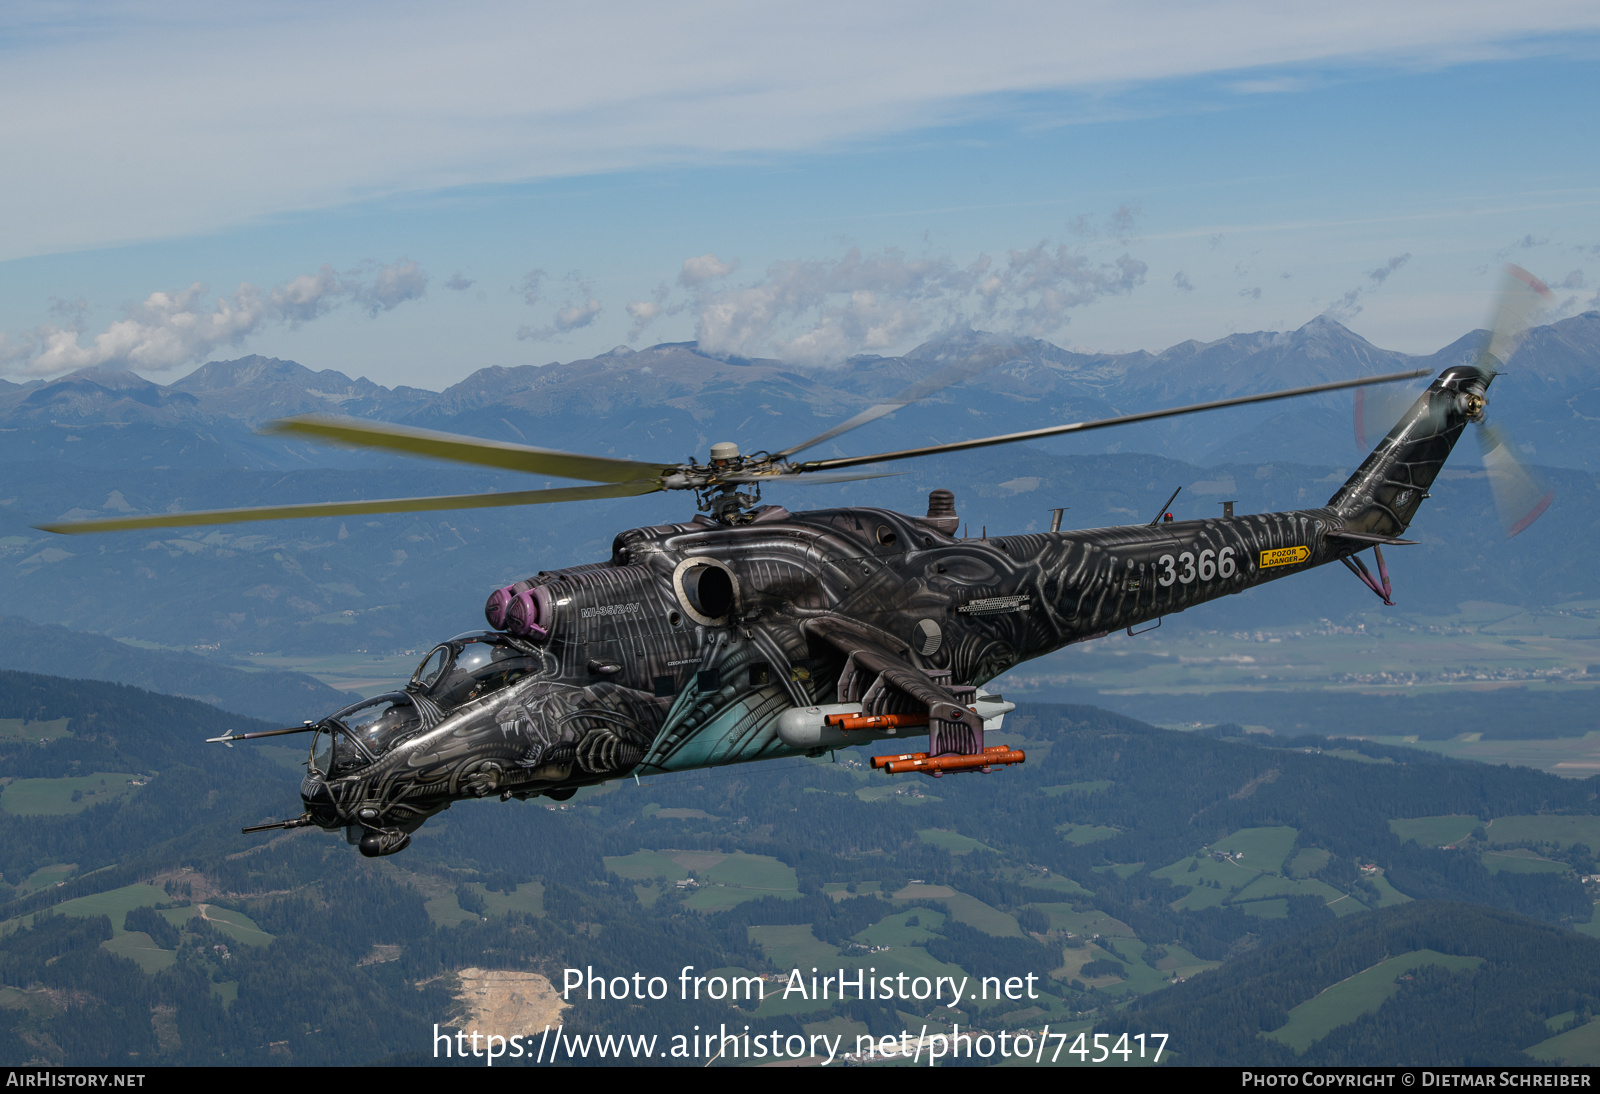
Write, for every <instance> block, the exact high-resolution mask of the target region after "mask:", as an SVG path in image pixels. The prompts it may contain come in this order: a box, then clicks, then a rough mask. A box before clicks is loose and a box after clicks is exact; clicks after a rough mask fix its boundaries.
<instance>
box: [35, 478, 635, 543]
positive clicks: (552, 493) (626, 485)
mask: <svg viewBox="0 0 1600 1094" xmlns="http://www.w3.org/2000/svg"><path fill="white" fill-rule="evenodd" d="M660 489H661V484H660V483H659V482H654V481H649V482H618V483H607V484H605V485H603V486H561V487H557V488H555V489H553V490H516V491H511V492H508V493H503V494H452V495H447V496H444V497H434V498H384V499H382V500H379V501H324V502H313V503H311V504H309V505H258V506H254V507H251V508H247V509H207V510H203V511H198V512H193V513H157V514H153V515H151V516H148V517H109V518H107V519H104V520H75V521H68V522H65V523H62V524H36V525H34V527H35V528H38V529H39V530H40V531H42V532H59V533H60V534H62V535H67V536H73V535H81V534H83V533H85V532H124V531H130V530H132V529H135V528H186V527H189V526H191V525H196V524H238V523H243V522H244V521H251V520H293V519H298V518H301V517H358V516H366V515H369V514H375V513H423V512H429V511H431V510H437V509H496V508H500V507H502V506H507V505H546V504H549V503H551V502H557V501H590V500H593V499H596V498H629V497H635V496H637V495H639V494H653V493H655V492H656V491H657V490H660Z"/></svg>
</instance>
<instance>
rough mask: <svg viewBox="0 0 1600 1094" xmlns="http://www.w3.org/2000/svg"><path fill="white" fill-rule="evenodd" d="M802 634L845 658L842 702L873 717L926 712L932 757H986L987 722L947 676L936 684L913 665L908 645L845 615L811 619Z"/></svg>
mask: <svg viewBox="0 0 1600 1094" xmlns="http://www.w3.org/2000/svg"><path fill="white" fill-rule="evenodd" d="M802 629H803V630H804V631H805V632H806V634H807V635H809V636H811V637H814V638H818V639H821V640H822V641H824V642H826V643H827V644H828V645H830V646H832V647H833V648H834V649H836V650H838V651H839V652H840V653H842V654H844V657H845V665H844V671H843V672H842V673H840V676H839V688H838V691H839V695H838V700H839V702H841V703H860V704H861V710H862V713H863V714H865V715H869V716H879V715H890V714H910V713H918V712H921V711H926V712H927V715H928V754H929V755H932V756H947V755H961V756H967V755H974V754H978V753H982V752H983V719H982V718H980V717H979V716H978V715H977V714H976V713H975V712H973V711H972V710H969V709H968V708H967V705H966V702H965V701H964V699H963V696H961V695H960V694H958V691H957V689H956V688H955V687H953V686H952V685H951V684H950V683H949V674H948V673H944V674H943V676H944V679H938V678H936V676H935V675H932V674H930V673H927V672H924V671H923V670H922V669H920V668H917V667H916V666H915V665H913V664H912V663H911V661H910V659H909V654H910V650H909V648H907V647H906V646H905V645H903V644H902V643H899V642H896V641H895V640H894V639H893V638H891V637H890V636H889V635H887V634H884V633H883V632H882V631H879V630H877V629H876V628H874V627H869V626H866V625H865V624H862V623H859V622H857V621H855V620H853V619H848V618H846V617H844V616H839V615H825V616H819V617H816V618H813V619H808V620H806V622H805V623H803V624H802ZM959 690H961V691H966V692H971V691H972V689H971V688H962V689H959Z"/></svg>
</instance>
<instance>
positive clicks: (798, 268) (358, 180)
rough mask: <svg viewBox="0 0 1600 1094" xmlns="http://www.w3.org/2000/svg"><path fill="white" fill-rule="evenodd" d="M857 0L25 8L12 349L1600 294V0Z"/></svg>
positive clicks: (365, 363) (1254, 317)
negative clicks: (1595, 0)
mask: <svg viewBox="0 0 1600 1094" xmlns="http://www.w3.org/2000/svg"><path fill="white" fill-rule="evenodd" d="M860 7H861V6H859V5H857V6H854V7H852V6H849V5H828V4H806V5H764V6H753V5H728V4H718V3H684V4H680V5H676V6H673V7H672V8H670V9H669V8H664V7H660V6H638V5H625V4H619V5H588V6H584V7H582V8H580V9H571V8H559V7H553V6H544V7H541V6H537V5H535V6H529V5H515V6H505V7H500V6H496V5H483V6H479V7H477V8H475V9H473V10H472V11H471V12H470V13H468V14H466V15H452V14H449V10H450V9H443V8H439V9H434V8H428V7H424V6H420V5H385V6H382V7H378V6H375V5H373V6H369V5H363V4H346V5H339V6H337V8H336V9H335V8H330V7H325V6H316V5H298V4H275V5H262V6H253V5H233V6H226V7H223V8H220V9H218V8H213V7H202V6H198V5H197V6H193V7H190V6H186V5H181V4H174V5H164V6H161V7H151V6H148V5H143V4H128V5H121V6H118V5H109V6H94V7H87V6H84V7H80V6H77V5H72V4H49V5H16V6H13V7H10V8H8V9H7V11H6V12H5V13H4V14H3V15H0V100H3V102H4V109H3V110H0V143H3V146H4V147H6V148H7V149H8V153H7V155H6V156H4V157H0V210H4V212H3V213H0V218H3V219H0V225H3V226H4V228H5V231H4V232H0V332H3V333H0V375H4V376H6V377H8V378H10V379H12V380H18V381H20V380H25V379H31V378H38V377H42V376H49V375H57V374H60V373H62V372H64V371H69V370H70V369H72V368H77V367H83V366H104V367H133V368H135V369H137V370H138V371H140V372H141V373H143V374H145V375H147V376H150V377H151V378H153V379H157V380H160V381H162V382H170V380H172V379H175V378H177V377H179V376H181V375H183V374H184V373H185V372H187V371H189V370H190V369H192V368H193V367H195V366H196V365H198V364H200V363H202V362H203V361H205V360H208V359H215V358H226V357H233V356H238V355H241V354H243V353H251V352H258V353H264V354H268V355H273V356H279V357H288V358H293V359H295V360H298V361H301V362H302V363H304V364H306V365H308V366H311V367H313V368H335V369H338V370H340V371H343V372H346V373H349V374H351V375H363V374H364V375H367V376H369V377H371V378H372V379H374V380H377V381H379V382H382V383H388V384H396V383H410V384H416V385H419V386H425V387H430V388H439V387H443V386H445V385H447V384H449V383H452V382H454V381H456V380H458V379H460V378H462V377H463V376H465V375H467V374H468V373H470V372H471V371H473V370H474V369H477V368H480V367H483V366H486V365H519V364H530V363H531V364H542V363H545V362H548V361H552V360H570V359H574V358H577V357H584V356H589V355H592V354H594V353H596V352H601V351H604V350H607V349H610V348H611V347H613V346H615V345H618V344H623V343H626V344H631V345H635V346H639V345H646V344H651V343H654V342H661V341H681V340H688V339H692V338H696V337H698V338H700V339H701V340H702V341H703V342H704V343H706V344H708V345H710V346H712V347H713V348H716V349H719V350H723V351H726V352H739V353H748V354H763V355H773V356H781V357H787V358H790V359H794V360H801V361H807V362H812V363H824V364H826V363H828V362H830V361H836V360H838V359H839V358H840V357H842V356H844V355H845V354H848V353H853V352H863V351H866V352H879V353H894V352H900V351H903V350H906V349H909V348H910V347H911V346H914V345H915V344H917V343H918V342H919V341H922V340H924V339H925V338H927V337H929V336H930V335H932V334H935V333H937V332H938V331H939V330H941V329H944V328H945V327H948V326H950V325H952V324H962V323H965V324H970V325H973V326H978V327H983V328H987V329H998V330H1009V331H1015V332H1017V333H1024V334H1033V335H1037V336H1040V337H1045V338H1048V339H1050V340H1051V341H1054V342H1057V343H1059V344H1062V345H1069V346H1076V347H1080V348H1087V349H1106V350H1127V349H1133V348H1145V349H1150V350H1159V349H1162V348H1164V347H1166V346H1168V345H1170V344H1172V343H1175V342H1178V341H1181V340H1184V339H1187V338H1198V339H1202V340H1209V339H1214V338H1218V337H1222V336H1224V335H1226V334H1228V333H1231V332H1233V331H1240V330H1259V329H1284V328H1292V327H1297V326H1299V325H1300V324H1302V323H1304V322H1306V321H1307V320H1309V319H1311V318H1313V317H1314V316H1316V315H1318V314H1322V313H1325V312H1326V313H1329V314H1333V315H1334V316H1335V317H1337V318H1340V319H1341V320H1342V321H1343V322H1345V323H1346V324H1347V325H1349V326H1350V327H1352V328H1353V329H1354V330H1356V331H1357V332H1359V333H1361V334H1363V335H1364V336H1366V337H1368V338H1369V339H1371V340H1372V341H1374V342H1376V343H1378V344H1379V345H1383V346H1387V347H1392V348H1397V349H1404V350H1410V351H1414V352H1426V351H1430V350H1432V349H1435V348H1437V347H1438V346H1440V345H1442V344H1444V343H1445V342H1448V341H1450V340H1451V339H1453V338H1455V337H1457V336H1459V335H1460V334H1461V333H1463V332H1465V331H1466V330H1468V329H1471V328H1472V327H1474V326H1478V325H1480V324H1481V323H1482V321H1483V316H1484V315H1485V313H1486V311H1487V308H1488V302H1489V296H1490V293H1491V292H1492V290H1493V287H1494V285H1495V284H1496V271H1497V270H1498V268H1499V266H1500V265H1502V264H1503V263H1504V262H1506V261H1515V262H1518V263H1519V264H1521V265H1523V266H1526V267H1528V268H1529V269H1531V270H1533V271H1534V272H1535V273H1537V274H1539V275H1540V276H1541V277H1543V278H1545V279H1546V280H1547V281H1549V282H1551V283H1552V284H1553V285H1555V286H1557V289H1558V298H1559V300H1560V304H1559V309H1560V310H1561V311H1562V312H1563V313H1567V314H1570V313H1572V312H1575V311H1578V310H1583V309H1586V308H1592V307H1596V306H1600V304H1597V294H1596V289H1597V288H1600V149H1597V145H1596V142H1595V141H1594V140H1593V138H1592V128H1593V121H1594V119H1595V118H1596V117H1597V116H1600V111H1597V109H1596V107H1597V106H1600V48H1597V47H1600V8H1597V7H1596V6H1595V5H1593V4H1559V3H1554V4H1546V5H1542V6H1540V7H1539V8H1538V9H1537V10H1529V11H1522V10H1518V9H1516V8H1515V7H1514V6H1509V5H1504V4H1487V3H1484V4H1475V3H1453V4H1440V5H1431V4H1426V3H1422V4H1412V5H1405V6H1396V5H1392V4H1391V5H1385V4H1379V3H1349V4H1345V5H1341V7H1340V9H1339V10H1338V11H1336V12H1327V11H1320V10H1316V9H1315V8H1314V7H1313V6H1311V5H1298V6H1290V5H1282V4H1265V3H1253V2H1233V3H1221V4H1171V3H1162V2H1158V0H1147V2H1143V3H1130V4H1123V5H1117V6H1116V7H1115V9H1114V10H1110V11H1107V10H1104V8H1103V7H1098V6H1092V5H1088V4H1070V3H1069V4H1052V5H1029V4H1013V5H1000V6H997V7H994V6H991V7H986V8H985V9H984V11H983V12H982V13H977V12H975V11H974V10H973V9H972V8H970V7H968V6H963V5H953V4H951V5H941V4H919V5H896V4H882V5H874V6H872V7H871V8H870V10H865V11H863V10H859V9H860ZM195 286H199V288H195Z"/></svg>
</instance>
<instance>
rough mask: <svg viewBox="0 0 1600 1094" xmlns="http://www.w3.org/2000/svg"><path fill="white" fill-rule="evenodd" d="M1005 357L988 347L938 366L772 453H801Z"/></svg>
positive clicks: (781, 455) (784, 455)
mask: <svg viewBox="0 0 1600 1094" xmlns="http://www.w3.org/2000/svg"><path fill="white" fill-rule="evenodd" d="M1005 360H1007V354H1006V352H1005V351H1004V350H1002V349H998V348H996V349H992V350H989V351H988V352H986V353H978V354H974V355H973V356H971V357H968V358H966V359H964V360H962V361H958V362H956V363H955V364H953V365H951V366H949V367H948V368H944V369H940V370H939V371H938V372H936V373H934V374H933V375H932V376H927V377H924V378H923V379H921V380H918V381H917V382H916V383H914V384H912V385H911V386H910V387H908V388H906V389H905V390H904V391H902V392H900V393H899V394H898V395H896V396H894V398H892V399H887V400H885V401H884V402H881V403H878V404H877V405H875V406H869V407H868V408H867V409H866V410H863V411H862V412H861V413H860V414H857V415H856V416H855V417H853V418H851V419H850V420H849V421H846V422H841V423H839V424H838V425H836V426H834V427H833V428H832V429H830V430H828V431H827V432H826V433H819V434H817V435H816V436H815V437H812V438H811V439H810V440H808V441H801V442H800V443H799V444H797V445H794V446H793V447H791V448H785V449H784V450H783V451H782V452H777V453H774V458H776V459H780V460H781V459H787V458H788V457H790V456H792V455H794V454H795V453H796V452H803V451H805V450H806V449H808V448H813V447H815V446H816V445H819V444H821V443H822V442H823V441H831V440H833V438H835V437H837V436H839V435H840V434H842V433H848V432H850V430H852V429H855V428H857V427H858V426H863V425H866V424H867V423H868V422H875V421H877V420H878V419H879V418H882V417H883V416H884V415H886V414H893V413H894V412H895V411H897V410H899V409H900V408H901V407H904V406H910V405H911V404H912V403H915V402H920V401H921V400H923V399H926V398H927V397H928V396H930V395H933V394H935V393H937V392H940V391H943V390H944V389H945V388H947V387H949V386H950V385H952V384H959V383H960V382H961V381H962V380H970V379H971V378H972V377H974V376H976V375H978V374H979V373H980V372H987V371H989V370H990V369H992V368H994V367H995V366H996V365H998V364H1000V363H1002V362H1004V361H1005Z"/></svg>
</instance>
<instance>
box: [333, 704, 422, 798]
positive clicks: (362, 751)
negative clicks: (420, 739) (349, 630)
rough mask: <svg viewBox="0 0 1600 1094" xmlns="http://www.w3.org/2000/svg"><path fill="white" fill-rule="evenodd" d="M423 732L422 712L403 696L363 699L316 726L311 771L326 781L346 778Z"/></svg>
mask: <svg viewBox="0 0 1600 1094" xmlns="http://www.w3.org/2000/svg"><path fill="white" fill-rule="evenodd" d="M437 720H438V719H437V718H435V719H434V721H437ZM423 728H425V726H424V724H423V712H422V710H421V709H419V708H418V706H417V704H416V702H415V701H414V699H413V697H412V696H411V695H409V694H407V693H406V692H403V691H391V692H389V693H388V694H386V695H375V696H373V697H372V698H371V699H363V700H362V701H361V702H359V703H356V704H355V705H354V706H349V707H345V708H344V709H343V710H341V711H339V712H338V713H337V714H333V715H330V716H328V717H327V718H324V719H323V720H322V722H321V723H320V724H319V725H318V726H317V733H316V736H315V737H313V738H312V741H311V770H312V771H315V772H316V773H317V774H319V775H323V776H326V777H328V778H338V777H339V776H341V775H348V774H350V772H352V771H355V770H357V769H358V768H362V767H365V766H366V765H367V764H369V763H371V762H372V761H373V760H376V759H377V758H378V757H379V756H382V755H383V754H384V753H385V752H388V751H389V750H390V749H391V748H393V747H394V746H395V745H396V744H397V743H399V742H400V741H402V740H404V739H405V738H406V737H409V736H411V735H412V734H413V733H415V732H416V731H418V730H420V729H423Z"/></svg>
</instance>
